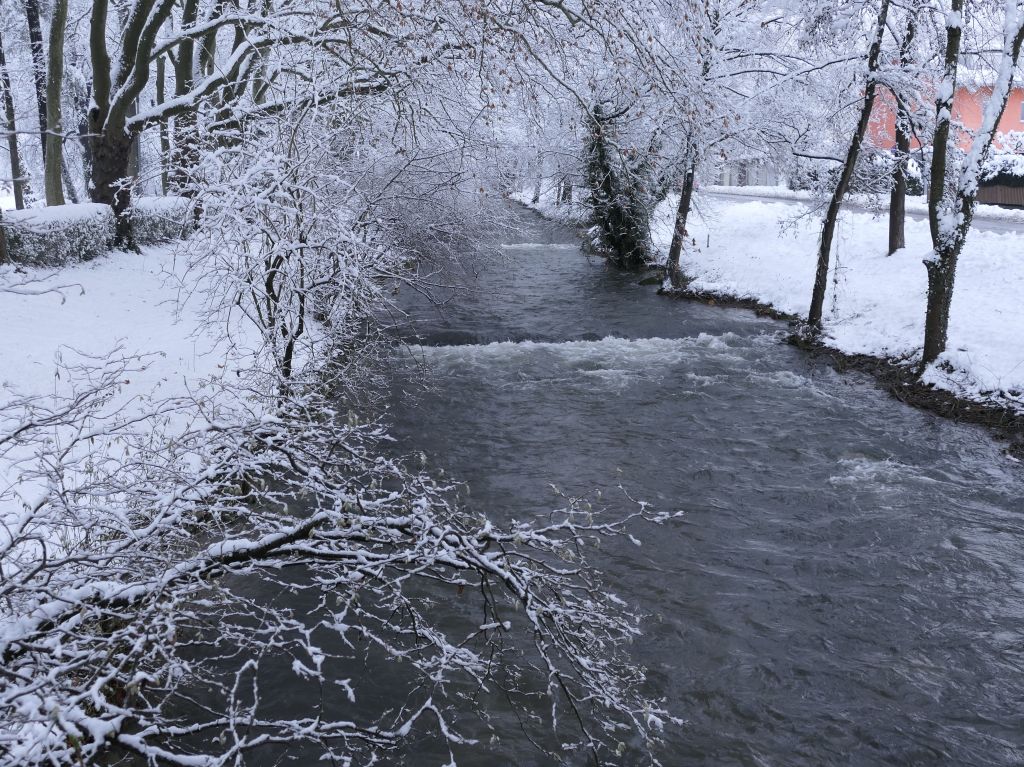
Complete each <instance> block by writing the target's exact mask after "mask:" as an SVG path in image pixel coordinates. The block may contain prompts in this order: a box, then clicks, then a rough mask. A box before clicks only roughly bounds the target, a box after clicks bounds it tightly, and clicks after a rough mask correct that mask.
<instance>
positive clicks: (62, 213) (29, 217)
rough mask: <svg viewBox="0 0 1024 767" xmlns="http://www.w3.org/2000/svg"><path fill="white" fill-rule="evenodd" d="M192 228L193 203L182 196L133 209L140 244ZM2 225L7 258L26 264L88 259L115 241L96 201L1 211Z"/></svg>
mask: <svg viewBox="0 0 1024 767" xmlns="http://www.w3.org/2000/svg"><path fill="white" fill-rule="evenodd" d="M192 225H193V213H192V201H191V200H189V199H187V198H185V197H140V198H139V199H138V200H136V201H135V203H134V205H133V207H132V231H133V234H134V236H135V241H136V242H137V243H138V244H139V245H152V244H154V243H157V242H166V241H168V240H176V239H178V238H180V237H183V236H184V235H185V234H186V233H187V231H188V230H189V229H190V228H191V227H192ZM0 226H2V227H3V231H4V234H5V235H6V237H7V252H8V257H9V258H10V259H11V260H12V261H14V262H15V263H19V264H28V265H30V266H63V265H64V264H71V263H76V262H79V261H88V260H89V259H91V258H95V257H96V256H98V255H100V254H102V253H105V252H106V251H107V250H109V249H110V247H111V245H112V244H113V242H114V214H113V211H112V210H111V209H110V207H109V206H107V205H99V204H96V203H83V204H81V205H61V206H56V207H51V208H31V209H29V210H18V211H5V212H4V214H3V218H2V219H0Z"/></svg>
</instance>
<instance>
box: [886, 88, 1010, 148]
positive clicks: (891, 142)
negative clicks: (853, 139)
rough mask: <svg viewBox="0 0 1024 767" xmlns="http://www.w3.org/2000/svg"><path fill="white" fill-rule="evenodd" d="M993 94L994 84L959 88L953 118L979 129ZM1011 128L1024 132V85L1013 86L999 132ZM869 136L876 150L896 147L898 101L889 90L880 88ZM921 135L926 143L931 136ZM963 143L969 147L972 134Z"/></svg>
mask: <svg viewBox="0 0 1024 767" xmlns="http://www.w3.org/2000/svg"><path fill="white" fill-rule="evenodd" d="M991 95H992V88H991V86H979V87H976V88H969V87H966V86H960V87H959V88H957V92H956V97H955V98H954V99H953V119H954V121H955V122H958V123H960V124H961V125H963V126H964V127H965V128H967V129H968V130H970V131H977V130H978V128H980V127H981V119H982V115H983V113H984V110H985V104H986V103H988V99H989V98H990V97H991ZM1011 131H1020V132H1024V88H1021V87H1014V88H1013V90H1012V91H1011V92H1010V98H1009V100H1008V101H1007V103H1006V111H1004V112H1003V119H1002V120H1000V121H999V128H998V133H1004V134H1005V133H1010V132H1011ZM998 133H997V135H996V139H995V144H996V146H999V144H1000V141H999V136H998ZM868 137H869V140H870V143H871V145H872V146H874V147H875V148H877V149H892V148H894V147H895V146H896V101H895V99H893V97H892V94H890V93H889V92H888V91H881V92H880V93H879V96H878V98H877V99H876V100H875V107H874V111H873V113H872V115H871V124H870V128H869V130H868ZM922 138H924V139H925V143H927V141H928V139H929V138H930V136H924V137H922ZM960 143H961V146H963V148H965V149H966V148H967V145H968V144H969V143H970V137H969V136H962V137H961V139H960ZM920 147H921V144H920V143H919V141H918V140H917V139H916V138H914V139H912V140H911V148H913V149H920Z"/></svg>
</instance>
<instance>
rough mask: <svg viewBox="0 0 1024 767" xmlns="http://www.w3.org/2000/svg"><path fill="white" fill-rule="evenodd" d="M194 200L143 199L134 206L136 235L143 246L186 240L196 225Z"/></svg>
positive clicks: (134, 229) (180, 198) (181, 198)
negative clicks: (186, 236) (185, 236)
mask: <svg viewBox="0 0 1024 767" xmlns="http://www.w3.org/2000/svg"><path fill="white" fill-rule="evenodd" d="M193 205H194V203H193V201H192V200H190V199H189V198H187V197H140V198H138V199H137V200H135V202H134V203H133V204H132V234H133V235H134V237H135V242H137V243H138V244H139V245H151V244H153V243H156V242H167V241H169V240H177V239H180V238H181V237H183V236H184V235H185V234H186V233H187V232H188V231H189V230H190V229H191V228H192V226H193V224H194V217H193Z"/></svg>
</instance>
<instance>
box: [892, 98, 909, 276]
mask: <svg viewBox="0 0 1024 767" xmlns="http://www.w3.org/2000/svg"><path fill="white" fill-rule="evenodd" d="M900 112H901V115H900V116H899V118H897V120H896V165H895V167H894V168H893V171H892V192H891V193H890V195H889V255H890V256H891V255H892V254H893V253H895V252H896V251H897V250H902V249H903V248H905V247H907V238H906V222H907V158H908V157H909V155H910V133H909V132H908V131H907V128H906V127H904V126H906V123H904V122H903V117H904V115H903V114H902V112H903V109H902V108H901V109H900Z"/></svg>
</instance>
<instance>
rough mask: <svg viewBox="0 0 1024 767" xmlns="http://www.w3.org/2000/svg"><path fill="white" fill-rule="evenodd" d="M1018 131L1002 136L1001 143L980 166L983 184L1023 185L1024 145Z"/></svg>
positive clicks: (993, 148)
mask: <svg viewBox="0 0 1024 767" xmlns="http://www.w3.org/2000/svg"><path fill="white" fill-rule="evenodd" d="M1019 135H1020V134H1018V133H1016V132H1014V133H1012V134H1009V135H1008V136H1006V137H1004V140H1003V143H1002V145H1000V146H999V147H995V146H993V147H992V151H991V152H990V153H989V156H988V157H987V158H986V159H985V162H984V164H983V165H982V167H981V183H982V185H983V186H986V185H987V186H993V185H998V186H1012V187H1021V186H1024V147H1022V146H1021V140H1020V138H1019Z"/></svg>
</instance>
